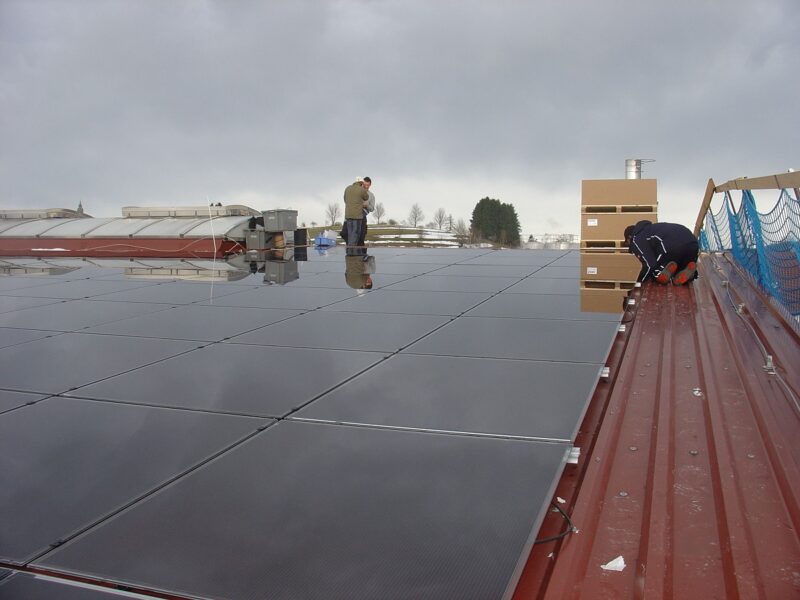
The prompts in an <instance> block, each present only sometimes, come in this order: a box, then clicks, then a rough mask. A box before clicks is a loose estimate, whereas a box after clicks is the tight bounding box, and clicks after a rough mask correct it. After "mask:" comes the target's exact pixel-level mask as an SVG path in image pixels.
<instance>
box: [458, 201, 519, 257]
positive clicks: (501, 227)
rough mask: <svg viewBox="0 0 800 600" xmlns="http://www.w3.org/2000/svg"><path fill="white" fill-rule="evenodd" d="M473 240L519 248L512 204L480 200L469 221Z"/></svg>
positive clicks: (516, 223)
mask: <svg viewBox="0 0 800 600" xmlns="http://www.w3.org/2000/svg"><path fill="white" fill-rule="evenodd" d="M470 226H471V229H472V237H473V239H474V240H488V241H490V242H495V243H498V244H503V245H506V246H519V243H520V239H519V232H520V226H519V218H518V217H517V211H516V210H514V205H513V204H504V203H502V202H500V200H495V199H494V198H488V197H486V198H482V199H481V200H480V201H479V202H478V204H476V205H475V209H474V210H473V211H472V219H471V220H470Z"/></svg>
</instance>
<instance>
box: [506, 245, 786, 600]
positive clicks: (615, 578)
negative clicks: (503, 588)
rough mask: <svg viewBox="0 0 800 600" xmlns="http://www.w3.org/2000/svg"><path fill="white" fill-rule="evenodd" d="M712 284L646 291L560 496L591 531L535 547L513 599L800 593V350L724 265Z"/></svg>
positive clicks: (713, 266) (714, 269)
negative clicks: (616, 566)
mask: <svg viewBox="0 0 800 600" xmlns="http://www.w3.org/2000/svg"><path fill="white" fill-rule="evenodd" d="M701 274H702V275H703V277H702V278H701V279H699V280H698V281H697V282H695V284H694V285H693V286H688V287H682V288H678V287H662V286H656V285H649V286H646V287H645V288H644V291H643V293H642V297H641V302H640V308H639V309H638V312H637V314H636V318H635V321H634V322H633V323H630V324H629V325H630V326H631V327H632V330H631V331H630V334H629V335H630V337H629V339H628V340H627V348H626V349H625V351H624V352H623V353H622V357H621V360H619V361H617V362H615V363H613V364H612V365H611V366H612V382H611V383H609V384H607V385H603V384H601V385H600V386H598V390H597V393H596V396H595V403H594V406H593V408H592V409H590V411H589V413H588V417H587V419H590V420H591V419H592V418H594V419H595V421H596V422H598V423H599V425H596V426H594V425H591V426H592V427H594V431H593V434H591V435H584V436H583V438H582V439H579V443H583V444H585V447H584V450H586V451H587V452H586V453H584V456H583V461H582V464H581V465H579V466H578V467H573V468H571V469H569V470H568V471H567V472H566V473H565V475H564V477H563V478H562V482H561V484H560V486H559V488H558V489H559V491H558V492H557V493H560V494H565V495H566V494H568V493H569V494H571V495H569V496H567V503H566V504H565V505H566V506H568V507H570V508H571V511H570V512H571V516H572V520H573V522H574V524H575V526H576V527H577V528H578V529H579V533H577V534H572V535H570V536H568V537H566V538H565V539H563V540H562V541H561V542H559V543H553V544H546V545H543V546H537V547H535V549H534V551H533V553H532V554H531V558H530V560H529V562H528V566H527V568H526V572H525V574H524V575H523V577H522V580H521V582H520V585H519V586H518V589H517V594H516V596H515V598H516V599H517V600H522V599H523V598H554V599H555V598H557V599H559V600H561V599H564V598H593V599H594V598H641V597H648V598H765V599H767V598H769V599H771V598H796V597H798V596H800V537H798V528H799V527H800V509H799V508H798V499H800V445H798V444H797V437H798V434H800V417H799V414H798V409H797V396H798V391H800V374H799V373H798V370H797V365H798V364H800V338H798V336H797V333H796V331H795V330H794V326H793V324H792V323H787V322H786V321H784V320H783V318H782V317H781V315H780V313H779V312H778V311H776V310H774V309H772V308H771V306H770V303H769V302H768V301H767V300H766V299H764V298H762V297H761V296H760V294H759V293H758V292H757V290H755V288H753V287H752V286H751V285H750V284H749V282H748V280H747V279H746V278H745V277H743V276H742V275H741V274H740V273H739V272H738V271H737V269H736V268H735V267H734V266H733V265H732V264H731V263H729V262H728V261H727V260H725V259H724V258H722V257H715V258H713V259H712V258H710V257H708V256H705V257H704V258H703V260H702V270H701ZM762 348H763V349H762ZM765 355H768V356H771V357H772V359H771V362H770V361H769V360H768V359H766V358H765ZM770 364H774V365H775V367H776V368H775V370H774V371H772V370H771V369H770V368H769V367H770ZM560 526H561V522H560V517H558V516H557V515H553V516H551V522H550V523H549V524H548V523H546V524H545V526H544V527H543V529H542V532H540V537H541V536H542V535H543V532H545V531H547V530H548V527H549V528H550V530H552V529H554V528H558V527H560ZM551 553H552V554H551ZM617 557H622V558H623V559H624V562H625V565H626V566H625V568H624V569H623V570H622V571H613V570H606V569H604V568H603V565H608V563H609V562H610V561H612V560H613V559H616V558H617Z"/></svg>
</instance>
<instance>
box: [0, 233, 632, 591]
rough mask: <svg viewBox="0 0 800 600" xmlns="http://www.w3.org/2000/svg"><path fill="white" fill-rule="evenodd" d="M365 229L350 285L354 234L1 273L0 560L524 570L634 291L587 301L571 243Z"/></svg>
mask: <svg viewBox="0 0 800 600" xmlns="http://www.w3.org/2000/svg"><path fill="white" fill-rule="evenodd" d="M311 254H313V253H311ZM370 254H372V255H374V256H375V257H376V269H375V273H374V274H372V281H373V289H372V290H370V291H364V290H359V291H358V292H357V291H356V290H354V289H351V288H350V287H349V285H348V280H347V279H346V278H345V263H346V261H345V260H344V259H345V257H344V253H343V252H342V250H341V249H337V250H334V251H332V252H330V253H329V254H327V255H324V256H317V255H316V254H313V255H312V256H310V257H309V258H310V260H309V261H308V262H302V263H299V264H298V265H297V266H298V272H299V279H296V280H294V281H292V282H290V283H288V284H287V285H282V286H281V285H266V284H264V283H263V282H262V281H261V277H263V276H259V275H258V274H256V275H248V276H246V277H240V278H238V279H237V280H235V281H216V282H214V284H213V285H212V284H211V283H209V282H208V281H202V280H199V279H201V276H200V275H197V278H198V280H197V281H179V280H164V279H163V278H162V279H161V280H147V279H142V278H140V277H137V278H130V277H129V276H128V275H127V274H126V273H125V272H124V270H123V269H122V268H121V267H117V268H113V269H107V268H106V269H104V268H100V267H98V266H97V265H95V264H93V263H92V262H83V263H80V262H79V263H78V264H77V266H82V268H79V269H76V270H75V271H71V272H64V269H61V270H60V271H59V272H58V273H59V274H57V275H54V276H52V277H47V278H46V277H43V276H36V277H34V276H19V277H5V278H0V447H1V452H2V454H1V456H2V458H0V461H2V462H0V464H1V465H2V472H1V473H0V479H1V481H0V502H2V514H3V515H10V516H11V518H3V519H2V521H0V540H2V542H0V548H2V552H1V553H0V554H2V555H3V556H4V557H5V559H2V560H5V561H6V563H7V564H17V565H22V564H26V563H28V562H29V561H32V563H31V564H32V565H37V566H39V567H42V568H47V569H51V570H54V571H65V572H69V573H73V574H76V575H79V576H82V577H89V578H92V577H99V578H102V579H107V580H109V581H112V582H119V583H121V584H125V585H132V586H134V587H141V588H146V589H153V590H161V591H164V592H168V593H174V594H188V595H195V596H202V597H225V598H239V597H265V598H298V597H299V598H315V597H320V598H321V597H325V598H329V597H351V598H372V597H389V598H392V597H397V598H408V597H413V598H499V597H503V595H504V594H506V593H508V591H509V590H512V589H513V585H514V583H515V581H516V577H517V576H518V573H519V569H520V568H521V566H522V564H523V563H524V560H525V558H526V556H527V548H528V547H529V544H530V543H531V542H532V539H533V537H534V536H535V533H536V531H537V529H538V526H539V523H540V521H541V518H542V515H543V512H544V511H545V510H546V508H547V504H548V502H549V500H550V497H551V494H552V489H553V486H554V484H555V482H556V480H557V478H558V476H559V475H560V473H561V470H562V468H563V464H564V459H565V456H566V454H567V452H568V450H569V448H570V440H572V439H573V437H574V434H575V431H576V429H577V426H578V424H579V421H580V419H581V416H582V414H583V411H584V410H585V408H586V404H587V401H588V399H589V398H590V396H591V393H592V390H593V387H594V384H595V382H596V380H597V377H598V375H599V371H600V369H601V367H602V366H603V362H604V360H605V357H606V354H607V351H608V348H609V347H610V345H611V343H612V341H613V338H614V336H615V333H616V329H617V324H618V317H617V316H616V315H612V316H610V315H600V314H587V313H581V312H580V310H579V306H580V304H579V302H578V285H577V278H578V260H577V258H578V255H577V252H568V251H560V250H559V251H556V250H552V251H548V250H545V251H513V250H504V251H490V250H484V249H459V250H453V249H447V250H444V249H397V248H378V249H375V250H370ZM62 263H63V264H62ZM31 264H32V265H35V264H36V261H32V262H31ZM59 266H61V267H64V268H70V261H68V260H62V261H59ZM9 282H10V283H9ZM28 283H30V285H28ZM26 290H28V291H29V292H30V293H26ZM37 290H38V291H37ZM43 302H47V303H50V304H47V305H43V304H42V303H43ZM48 336H49V337H48ZM3 346H4V347H3ZM44 490H46V493H45V491H44ZM43 515H44V516H43ZM51 545H53V546H51ZM0 590H2V587H0ZM23 597H24V596H23ZM34 597H35V596H34Z"/></svg>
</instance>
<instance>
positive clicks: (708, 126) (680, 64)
mask: <svg viewBox="0 0 800 600" xmlns="http://www.w3.org/2000/svg"><path fill="white" fill-rule="evenodd" d="M798 16H800V7H798V5H797V3H796V2H792V1H790V0H786V1H785V2H782V1H778V0H775V1H772V2H756V1H751V0H735V1H732V2H726V3H725V5H724V9H721V8H720V4H719V3H717V2H710V1H707V2H682V1H679V2H655V3H653V2H650V3H643V2H627V1H626V2H588V1H586V2H569V3H563V2H561V3H558V2H513V1H510V0H509V1H500V2H485V1H462V2H453V1H448V2H422V1H418V2H415V1H399V0H397V1H380V0H373V1H363V2H355V1H351V2H312V1H306V2H288V1H286V2H279V1H275V2H269V3H263V2H189V1H186V2H178V1H176V2H155V1H150V2H133V1H130V2H113V1H112V2H108V1H103V2H101V1H84V2H78V1H73V2H13V1H9V0H6V1H5V2H3V3H1V4H0V39H1V40H2V41H0V74H1V75H2V77H0V140H2V141H0V205H3V206H12V205H67V206H71V205H74V204H77V200H79V199H81V200H84V202H85V203H87V200H89V202H88V203H89V204H92V203H94V204H95V205H96V206H105V207H118V206H121V205H123V204H131V203H177V202H193V201H198V200H200V199H203V198H204V197H205V196H206V195H211V196H213V197H217V198H223V199H224V198H226V197H230V196H234V195H241V194H243V193H255V194H257V195H258V194H261V195H262V197H263V198H264V201H269V202H278V203H279V202H281V201H282V200H283V199H287V198H291V199H292V200H291V201H292V202H294V203H296V204H299V205H300V206H302V207H303V208H304V209H307V210H309V211H312V210H316V209H314V208H312V207H313V206H314V204H320V202H321V201H320V199H322V198H330V197H331V196H333V195H334V192H332V191H331V190H333V189H338V188H340V187H343V186H344V185H345V184H346V183H347V181H349V180H350V178H351V177H353V176H355V175H362V174H366V173H369V174H371V175H372V176H374V177H375V178H376V188H377V189H380V186H379V185H378V182H380V181H381V180H383V182H384V183H389V182H392V181H394V180H400V179H409V178H414V177H419V178H420V179H436V180H441V181H452V182H457V181H460V180H462V179H463V178H465V177H467V176H469V177H475V178H477V179H479V180H484V181H486V182H487V186H490V185H491V183H492V182H496V183H498V185H497V188H500V190H499V191H498V190H497V189H479V190H477V189H476V190H475V199H474V200H475V201H477V199H479V198H480V197H483V196H485V195H490V196H493V197H501V198H502V199H503V200H504V201H508V200H511V199H510V198H508V199H507V198H503V196H502V194H501V193H500V192H501V191H502V189H503V188H504V185H502V184H508V187H509V188H510V187H514V186H516V187H517V188H525V187H527V188H531V189H539V190H542V191H545V190H547V191H549V192H550V193H553V194H561V195H562V196H565V195H568V194H574V193H575V190H576V189H577V187H578V185H579V180H580V179H581V178H601V177H618V176H621V175H622V171H623V163H622V161H623V159H624V158H628V157H633V156H642V157H652V158H657V159H658V162H657V163H655V164H654V165H652V166H651V167H650V169H651V170H650V173H649V174H650V176H655V177H658V178H659V179H660V180H661V181H662V182H663V183H664V184H666V185H665V186H664V189H667V188H668V187H670V186H672V187H673V188H675V189H697V190H698V195H699V194H700V193H701V192H702V188H703V186H704V182H705V180H706V179H707V178H708V177H709V176H713V177H715V178H718V179H726V178H728V177H734V176H737V175H741V174H750V175H758V174H766V173H771V172H773V171H776V170H782V169H784V168H786V167H788V166H792V165H788V164H785V163H786V162H787V161H788V160H791V159H794V157H792V156H788V153H787V148H788V147H789V142H788V134H789V131H790V130H791V129H792V123H794V122H796V115H795V114H794V113H795V111H794V108H793V103H792V102H791V99H792V98H793V97H795V96H796V95H797V92H798V84H797V80H796V78H794V79H791V80H790V78H789V77H788V74H789V73H792V72H795V71H796V70H797V56H800V42H798V39H797V36H796V35H794V34H793V32H792V31H790V28H789V26H788V24H789V23H792V22H795V21H797V17H798ZM795 166H796V165H795ZM743 171H746V173H745V172H743ZM382 193H383V194H386V195H388V197H391V190H390V189H387V187H384V188H383V190H382ZM303 198H305V200H303ZM393 200H394V203H395V206H396V210H392V211H391V213H392V214H396V215H403V214H405V213H406V212H407V207H406V205H407V206H410V205H411V203H413V201H414V200H413V199H411V198H394V199H393ZM431 202H440V203H441V204H442V205H444V206H446V208H448V210H450V211H452V212H454V214H456V215H458V216H464V217H468V216H469V210H471V207H469V208H468V209H465V208H464V207H463V204H464V201H463V199H462V198H460V197H459V198H455V197H453V198H448V197H447V195H446V193H445V194H441V195H440V196H439V197H437V198H436V199H435V200H431ZM526 202H529V203H530V204H531V208H530V211H529V212H531V213H532V212H533V206H535V205H536V202H537V200H535V199H530V200H526ZM264 208H266V206H265V207H264ZM323 210H324V205H321V204H320V206H319V207H318V211H319V213H318V214H317V215H309V216H308V217H307V218H306V220H308V221H311V220H312V219H315V218H316V220H321V219H320V217H321V215H322V212H323ZM542 210H544V206H543V207H542ZM522 212H525V211H522ZM561 220H562V219H561V218H560V216H559V221H561ZM542 222H543V223H544V219H542ZM530 227H531V228H533V227H534V225H531V226H530Z"/></svg>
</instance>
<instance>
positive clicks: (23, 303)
mask: <svg viewBox="0 0 800 600" xmlns="http://www.w3.org/2000/svg"><path fill="white" fill-rule="evenodd" d="M0 293H2V292H0ZM57 302H61V301H60V300H56V299H55V298H25V297H20V298H15V297H13V296H0V314H2V313H5V312H10V311H12V310H21V309H23V308H31V307H34V306H46V305H48V304H56V303H57Z"/></svg>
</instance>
